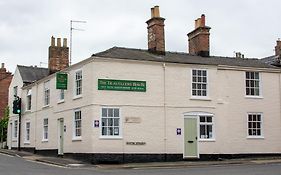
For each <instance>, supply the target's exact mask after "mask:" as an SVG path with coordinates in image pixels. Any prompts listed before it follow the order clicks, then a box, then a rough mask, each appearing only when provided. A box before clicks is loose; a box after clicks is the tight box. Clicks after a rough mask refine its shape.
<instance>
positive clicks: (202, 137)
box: [200, 125, 206, 139]
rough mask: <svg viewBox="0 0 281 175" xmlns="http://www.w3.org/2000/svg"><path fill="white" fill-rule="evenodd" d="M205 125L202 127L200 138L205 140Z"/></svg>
mask: <svg viewBox="0 0 281 175" xmlns="http://www.w3.org/2000/svg"><path fill="white" fill-rule="evenodd" d="M205 135H206V133H205V125H200V138H201V139H204V138H205Z"/></svg>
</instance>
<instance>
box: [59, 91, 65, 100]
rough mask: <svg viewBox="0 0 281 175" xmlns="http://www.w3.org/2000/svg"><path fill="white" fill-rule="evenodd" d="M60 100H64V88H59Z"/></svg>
mask: <svg viewBox="0 0 281 175" xmlns="http://www.w3.org/2000/svg"><path fill="white" fill-rule="evenodd" d="M59 100H60V101H62V100H64V89H59Z"/></svg>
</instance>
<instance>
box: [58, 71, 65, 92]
mask: <svg viewBox="0 0 281 175" xmlns="http://www.w3.org/2000/svg"><path fill="white" fill-rule="evenodd" d="M56 79H57V82H56V89H64V90H66V89H67V74H66V73H62V72H59V73H57V74H56Z"/></svg>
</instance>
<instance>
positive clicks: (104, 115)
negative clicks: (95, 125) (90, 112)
mask: <svg viewBox="0 0 281 175" xmlns="http://www.w3.org/2000/svg"><path fill="white" fill-rule="evenodd" d="M102 117H107V109H105V108H102Z"/></svg>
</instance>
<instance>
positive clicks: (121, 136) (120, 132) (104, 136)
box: [99, 106, 123, 139]
mask: <svg viewBox="0 0 281 175" xmlns="http://www.w3.org/2000/svg"><path fill="white" fill-rule="evenodd" d="M103 109H107V110H108V109H118V110H119V135H102V128H103V126H102V119H103V116H102V110H103ZM113 113H114V112H113ZM113 127H114V126H113ZM99 129H100V139H123V133H122V113H121V108H120V107H113V106H103V107H101V109H100V126H99Z"/></svg>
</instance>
